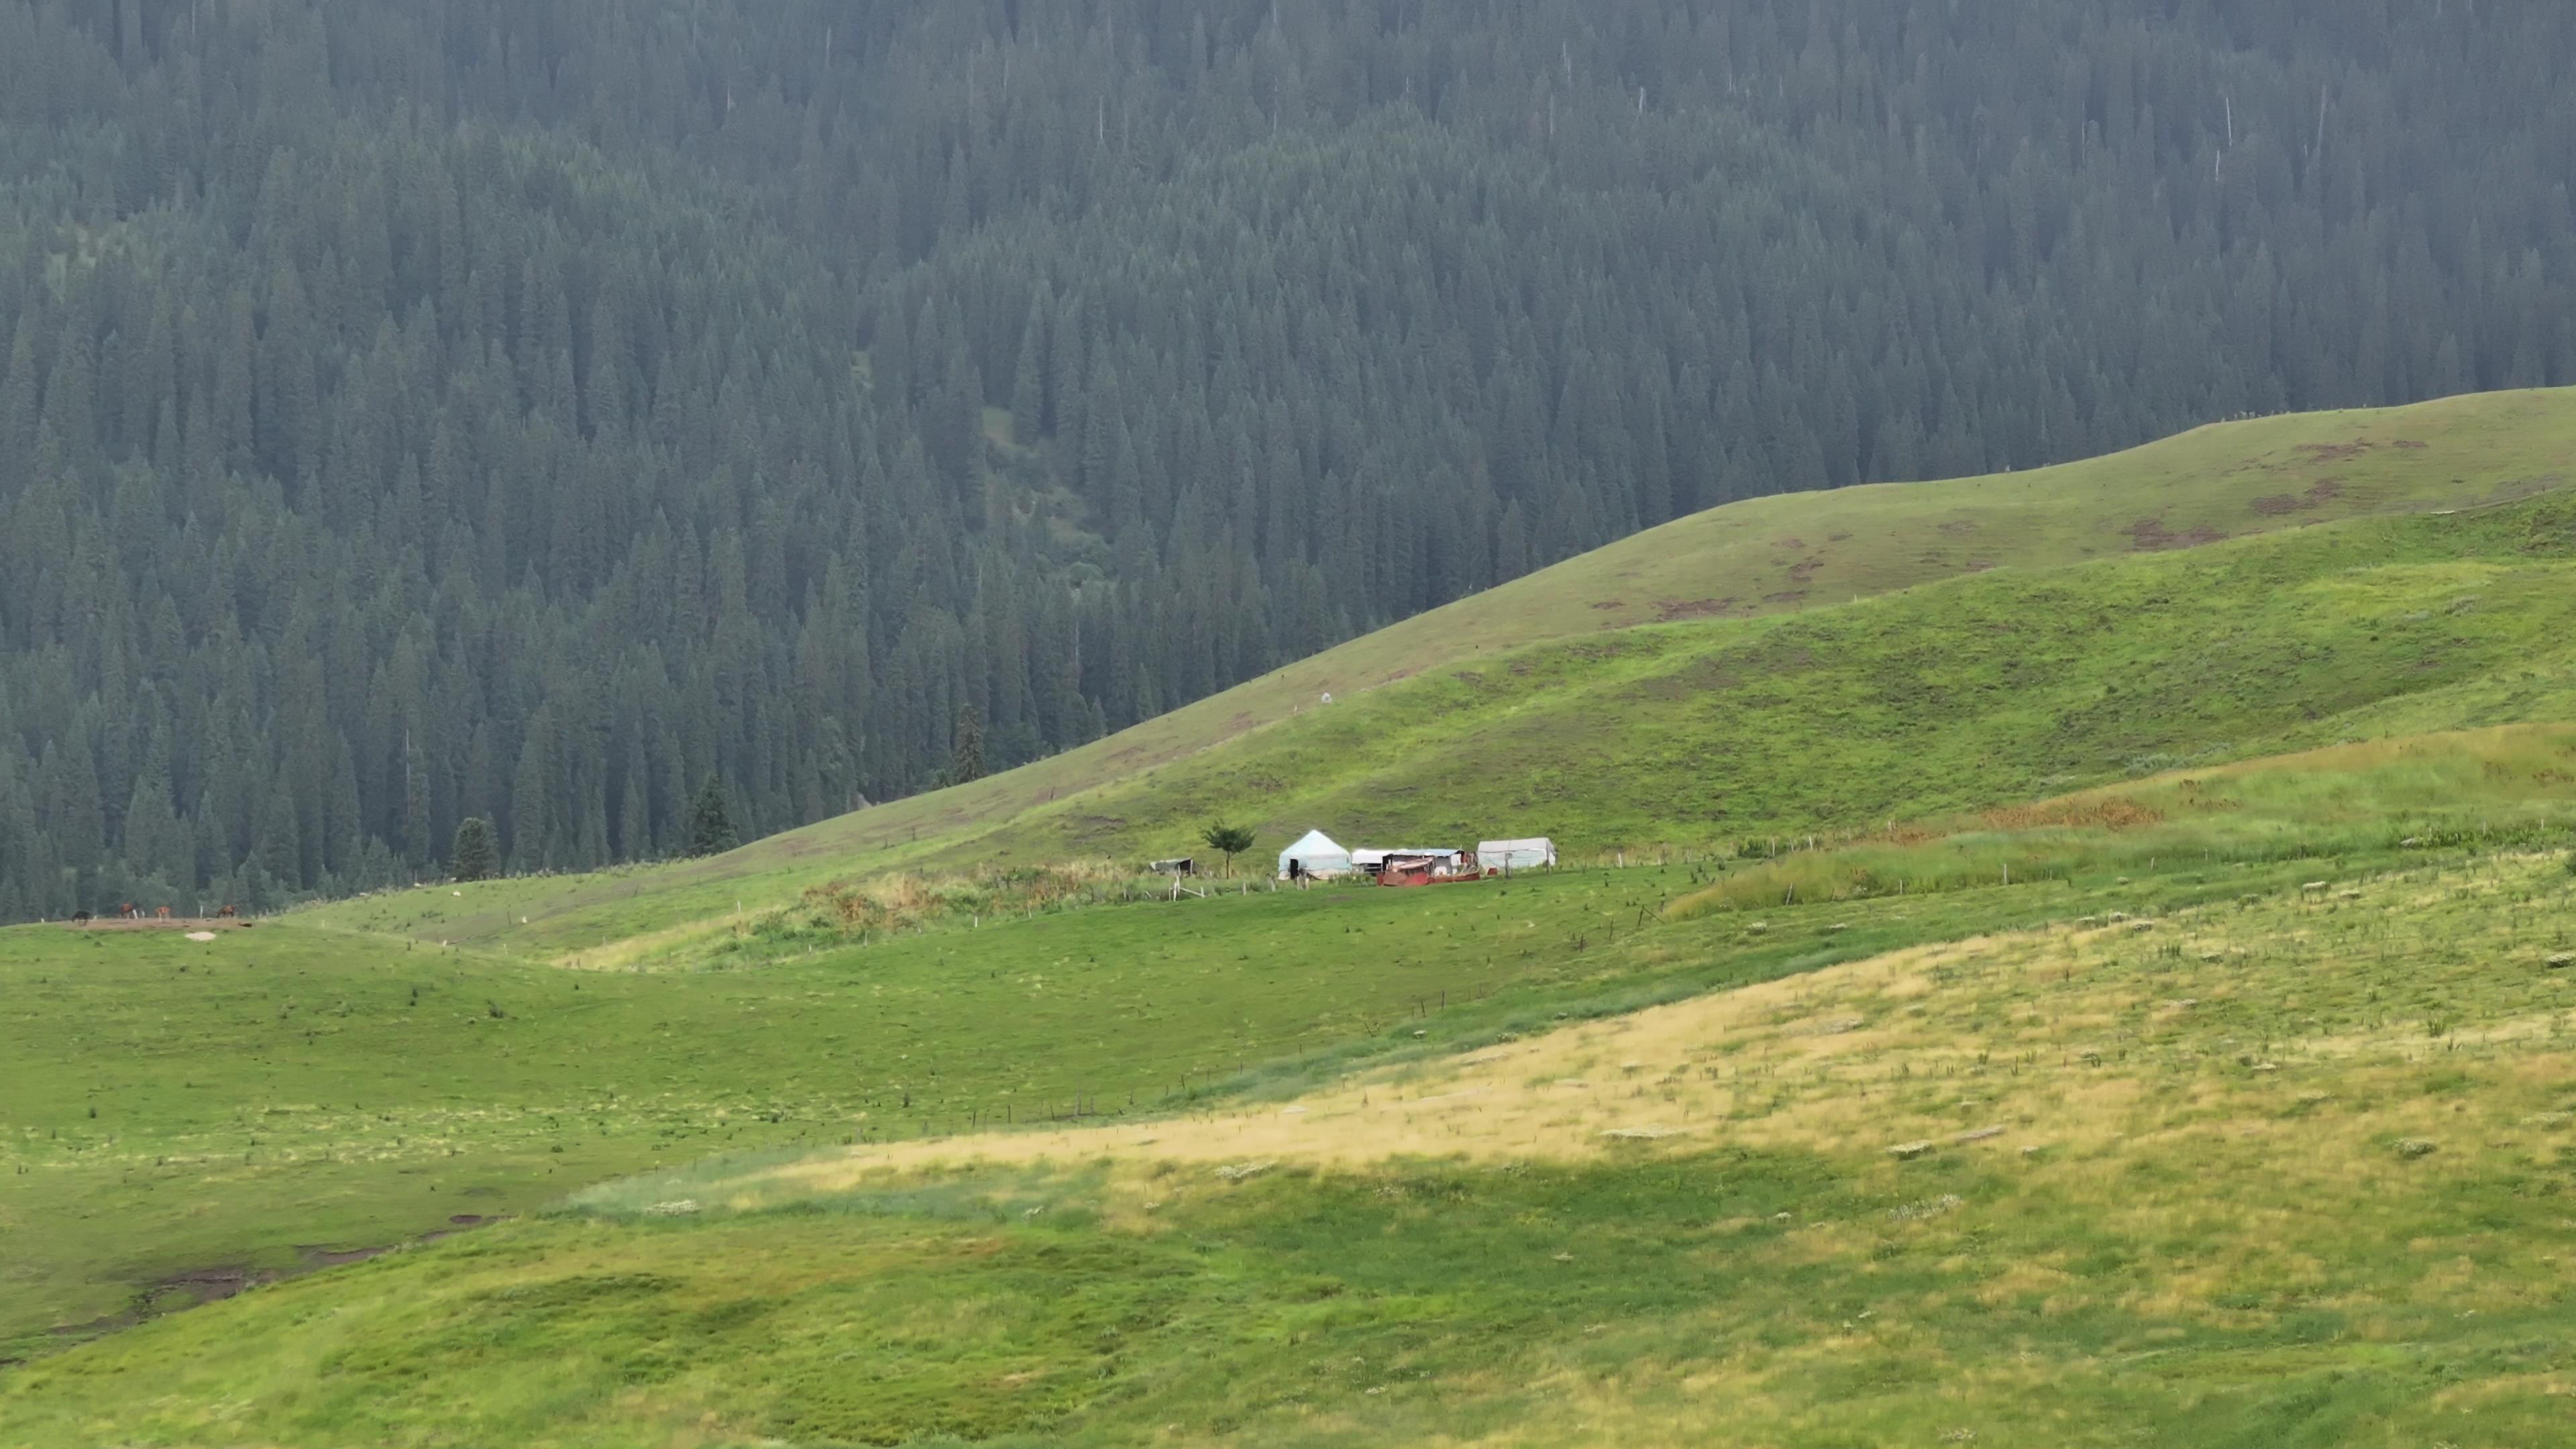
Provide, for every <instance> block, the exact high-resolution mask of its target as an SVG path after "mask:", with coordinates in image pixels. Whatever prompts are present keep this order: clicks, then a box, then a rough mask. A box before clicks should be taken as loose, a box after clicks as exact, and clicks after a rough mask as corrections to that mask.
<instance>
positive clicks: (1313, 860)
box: [1279, 830, 1351, 880]
mask: <svg viewBox="0 0 2576 1449" xmlns="http://www.w3.org/2000/svg"><path fill="white" fill-rule="evenodd" d="M1292 860H1293V861H1297V862H1299V863H1300V864H1302V865H1303V866H1304V867H1305V870H1306V874H1308V875H1320V876H1336V875H1349V874H1350V873H1351V853H1350V852H1349V851H1347V850H1344V849H1342V848H1341V846H1339V845H1337V844H1335V843H1334V842H1333V837H1331V836H1329V835H1326V834H1325V833H1324V832H1322V831H1320V830H1309V831H1307V832H1306V833H1305V834H1304V835H1303V836H1301V837H1299V838H1298V841H1297V843H1296V844H1294V845H1292V846H1289V847H1288V848H1287V849H1286V850H1283V851H1281V852H1279V878H1280V879H1281V880H1286V879H1287V878H1288V862H1290V861H1292Z"/></svg>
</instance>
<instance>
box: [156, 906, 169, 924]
mask: <svg viewBox="0 0 2576 1449" xmlns="http://www.w3.org/2000/svg"><path fill="white" fill-rule="evenodd" d="M152 919H154V920H156V921H166V920H168V919H170V908H169V907H168V906H163V907H162V908H161V909H159V910H157V911H154V912H153V913H152Z"/></svg>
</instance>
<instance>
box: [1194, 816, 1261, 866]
mask: <svg viewBox="0 0 2576 1449" xmlns="http://www.w3.org/2000/svg"><path fill="white" fill-rule="evenodd" d="M1199 839H1201V840H1204V841H1206V842H1207V848H1208V849H1210V850H1214V851H1219V852H1222V853H1223V854H1224V856H1225V873H1226V876H1227V877H1228V878H1229V879H1231V878H1232V877H1233V875H1234V858H1235V857H1236V856H1238V855H1241V854H1242V853H1243V852H1245V851H1247V850H1250V849H1251V848H1252V828H1251V827H1250V826H1246V825H1228V824H1226V823H1225V822H1224V821H1222V820H1218V821H1213V822H1211V823H1210V824H1209V825H1208V828H1207V829H1205V830H1202V831H1200V832H1199Z"/></svg>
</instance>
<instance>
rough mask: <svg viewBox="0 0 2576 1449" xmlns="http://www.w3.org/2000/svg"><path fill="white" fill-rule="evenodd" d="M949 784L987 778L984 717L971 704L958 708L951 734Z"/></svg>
mask: <svg viewBox="0 0 2576 1449" xmlns="http://www.w3.org/2000/svg"><path fill="white" fill-rule="evenodd" d="M950 740H951V744H950V746H949V753H948V774H947V777H946V779H947V783H949V784H951V785H971V784H973V783H975V782H976V781H977V780H980V779H983V778H984V716H983V714H982V713H981V712H980V711H978V710H977V709H976V708H975V706H973V705H971V704H961V705H959V706H958V707H957V722H956V727H955V728H954V730H952V731H951V733H950Z"/></svg>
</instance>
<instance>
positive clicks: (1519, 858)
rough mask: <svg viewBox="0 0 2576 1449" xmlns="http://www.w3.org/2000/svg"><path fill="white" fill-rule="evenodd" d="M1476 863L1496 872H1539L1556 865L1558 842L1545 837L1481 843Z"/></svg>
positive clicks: (1477, 851) (1477, 849)
mask: <svg viewBox="0 0 2576 1449" xmlns="http://www.w3.org/2000/svg"><path fill="white" fill-rule="evenodd" d="M1476 863H1477V864H1478V865H1481V866H1484V867H1486V868H1488V869H1495V870H1537V869H1539V868H1540V867H1542V866H1551V865H1554V864H1556V842H1555V841H1553V840H1550V839H1548V838H1547V837H1546V836H1543V835H1542V836H1539V837H1538V838H1536V839H1534V840H1485V841H1479V842H1478V843H1477V845H1476Z"/></svg>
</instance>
